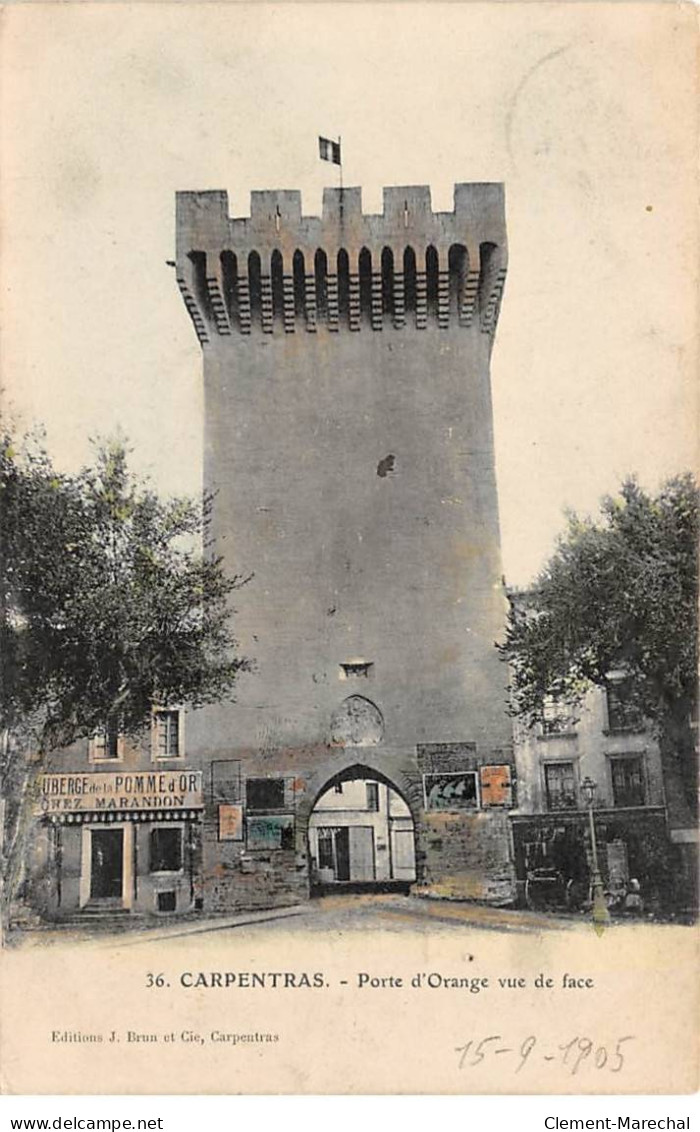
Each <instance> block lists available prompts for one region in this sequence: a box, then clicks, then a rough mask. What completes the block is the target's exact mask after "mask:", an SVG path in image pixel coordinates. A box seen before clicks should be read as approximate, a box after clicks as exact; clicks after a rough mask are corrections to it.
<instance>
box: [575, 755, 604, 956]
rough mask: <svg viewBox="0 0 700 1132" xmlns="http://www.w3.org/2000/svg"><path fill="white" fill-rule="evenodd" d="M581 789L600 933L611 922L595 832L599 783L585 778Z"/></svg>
mask: <svg viewBox="0 0 700 1132" xmlns="http://www.w3.org/2000/svg"><path fill="white" fill-rule="evenodd" d="M581 789H582V790H583V793H584V795H585V798H586V805H587V806H588V822H589V828H590V833H591V858H592V865H593V878H592V881H593V883H592V888H593V927H594V928H595V931H596V933H597V934H598V935H600V933H601V932H602V930H603V927H604V925H605V924H609V923H610V912H609V911H608V906H607V904H606V903H605V893H604V891H603V878H602V877H601V875H600V867H599V865H598V842H597V840H596V832H595V819H594V817H593V805H594V803H595V796H596V791H597V789H598V783H597V782H594V781H593V779H592V778H588V777H586V778H584V780H583V782H582V783H581Z"/></svg>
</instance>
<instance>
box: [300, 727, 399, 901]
mask: <svg viewBox="0 0 700 1132" xmlns="http://www.w3.org/2000/svg"><path fill="white" fill-rule="evenodd" d="M367 753H368V752H367V750H366V748H364V749H361V750H358V749H356V750H355V751H354V752H352V753H351V752H347V751H346V752H345V754H346V757H345V758H344V759H335V760H331V761H332V763H334V764H335V765H331V766H326V767H324V768H323V770H322V771H321V770H319V772H318V773H317V774H315V775H314V778H313V782H309V783H308V786H307V791H306V797H305V799H304V802H303V803H302V806H301V808H300V811H299V812H298V814H297V818H298V821H299V823H300V826H302V827H303V834H302V835H303V837H304V841H305V848H306V856H307V860H308V862H309V884H310V891H311V893H312V894H327V893H328V892H330V891H336V892H337V891H340V890H344V891H345V892H347V891H354V892H358V891H362V892H367V891H384V892H386V891H402V892H408V891H409V888H410V886H411V885H412V884H414V883H415V882H416V880H417V851H416V844H417V830H418V811H417V806H416V802H415V799H414V798H413V797H412V792H411V790H410V789H409V784H408V782H407V780H404V776H403V775H402V773H401V771H400V770H399V769H398V768H392V771H393V773H387V769H386V768H385V765H384V762H385V760H382V761H381V765H380V760H378V759H377V760H375V759H373V758H367V757H366V756H367ZM347 756H349V757H347ZM299 832H300V834H301V833H302V830H301V828H300V830H299Z"/></svg>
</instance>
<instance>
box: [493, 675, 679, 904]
mask: <svg viewBox="0 0 700 1132" xmlns="http://www.w3.org/2000/svg"><path fill="white" fill-rule="evenodd" d="M629 691H630V689H629V682H628V680H627V679H626V677H625V674H624V673H623V672H617V673H615V672H612V673H610V677H609V680H608V683H607V687H606V688H605V689H601V688H598V687H595V688H591V689H590V691H589V692H588V694H587V695H586V697H585V698H584V700H583V702H582V703H581V704H578V705H574V706H572V705H567V704H566V703H563V702H561V701H555V700H552V699H550V700H548V701H546V702H545V705H544V710H543V716H542V720H541V722H540V723H539V725H535V726H528V725H526V724H525V723H524V722H522V721H520V720H517V721H516V722H515V735H514V738H515V759H516V773H517V780H518V806H517V809H515V810H513V811H512V812H511V822H512V826H513V852H514V861H515V867H516V873H517V879H518V892H519V897H520V899H521V900H523V901H525V902H527V903H528V904H530V905H531V906H549V907H553V908H557V907H558V908H571V909H572V910H574V909H578V908H581V907H582V906H585V905H586V903H587V901H588V899H589V896H590V881H591V873H592V844H591V834H590V817H589V806H590V805H591V803H592V808H593V816H594V823H595V833H596V848H597V856H598V862H599V866H600V871H601V874H602V878H603V883H604V886H605V888H606V891H607V893H608V900H609V902H610V903H611V905H612V906H613V907H615V906H616V905H618V904H619V905H620V906H622V903H623V900H624V896H625V893H627V892H629V891H630V885H631V884H632V882H633V881H636V882H637V884H638V885H639V887H640V890H641V894H642V899H643V903H644V906H645V907H646V908H647V909H648V910H649V911H664V910H668V909H669V908H671V907H672V906H673V901H674V896H675V891H676V889H677V884H676V883H675V881H674V873H676V874H677V871H678V869H679V868H681V867H682V862H681V860H680V857H679V855H678V853H677V851H676V848H675V846H674V845H673V843H672V839H671V835H670V832H669V828H668V813H667V806H666V797H665V792H664V778H663V772H662V764H661V756H660V751H659V746H658V743H657V741H656V740H655V738H654V737H653V734H652V733H651V730H650V728H649V727H648V725H647V724H646V722H645V720H644V719H643V718H642V717H641V715H640V714H639V711H638V709H637V708H636V707H635V706H634V705H633V703H632V701H631V697H630V695H629ZM676 858H678V859H676ZM675 880H677V876H676V877H675Z"/></svg>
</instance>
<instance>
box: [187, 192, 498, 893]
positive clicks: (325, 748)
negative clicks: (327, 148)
mask: <svg viewBox="0 0 700 1132" xmlns="http://www.w3.org/2000/svg"><path fill="white" fill-rule="evenodd" d="M506 262H507V248H506V230H505V217H504V193H503V187H502V186H501V185H499V184H460V185H457V186H456V187H455V195H454V211H452V212H447V213H434V212H433V211H432V208H431V201H430V190H429V188H428V187H426V186H417V187H409V188H399V187H392V188H387V189H385V190H384V210H383V213H382V214H381V215H365V214H363V212H362V204H361V193H360V189H357V188H349V189H345V190H340V189H327V190H326V191H325V192H324V199H323V211H322V216H321V217H320V218H319V217H307V216H303V215H302V208H301V197H300V194H299V193H298V192H293V191H269V192H268V191H265V192H254V193H252V196H251V215H250V217H249V218H242V219H231V218H230V217H229V215H228V200H227V195H226V193H225V192H182V193H178V195H177V278H178V284H179V287H180V290H181V293H182V297H183V299H184V303H185V306H186V308H187V311H188V313H189V315H190V318H191V320H192V323H193V326H194V329H195V331H196V334H197V336H198V338H199V341H200V343H201V346H202V352H203V357H204V389H205V440H204V443H205V483H206V486H207V487H209V488H211V489H213V490H214V491H216V493H217V495H216V501H215V507H214V514H213V520H212V531H211V533H212V536H213V539H214V543H215V547H216V550H217V552H218V553H220V554H221V555H223V557H224V559H225V562H226V564H227V566H228V568H229V570H230V571H231V572H235V573H238V574H249V573H252V574H253V578H252V580H251V581H250V582H249V583H248V584H247V585H246V586H245V587H244V588H243V589H242V590H241V591H240V592H239V593H238V594H237V600H236V608H237V613H236V620H235V628H236V635H237V638H238V640H239V642H240V645H241V651H242V652H243V653H244V654H245V655H248V656H250V657H252V658H254V660H255V665H256V667H255V671H254V672H253V673H252V674H251V675H247V676H244V677H242V678H241V679H240V683H239V685H238V690H237V698H236V702H235V703H233V704H223V705H220V706H218V707H215V708H208V709H206V710H204V711H201V712H197V713H194V715H193V716H191V717H190V718H189V719H188V737H187V746H188V751H192V753H193V754H196V755H198V756H199V757H201V758H202V759H203V761H204V763H205V765H207V764H211V774H210V784H211V785H210V792H209V794H208V800H207V817H206V819H205V837H204V842H205V845H204V901H205V906H206V907H211V908H230V907H243V906H251V904H272V903H280V902H285V901H287V900H289V899H297V898H298V897H299V895H303V894H304V893H305V892H307V891H308V885H309V862H308V844H307V837H306V829H307V824H308V819H309V815H310V812H311V809H312V807H313V805H314V802H315V801H316V799H317V798H318V796H319V794H320V793H321V792H322V791H323V790H325V789H327V787H328V785H329V783H332V782H334V781H335V782H340V781H342V780H343V778H344V777H345V778H348V777H350V776H352V777H359V776H361V775H365V776H367V777H374V778H377V779H379V780H380V781H385V782H387V783H389V784H390V785H392V786H394V787H395V788H396V789H397V790H398V791H399V792H400V793H401V794H402V796H403V797H404V799H405V800H406V801H407V802H408V804H409V806H410V809H411V814H412V816H413V819H414V823H415V832H416V850H417V853H416V861H417V874H418V876H417V883H418V884H419V885H423V886H426V887H428V888H431V887H432V888H433V889H435V890H436V891H440V892H443V893H444V894H445V895H473V896H480V897H485V898H491V899H495V900H503V899H508V898H509V896H510V894H511V892H512V871H511V866H510V861H509V854H508V837H507V832H506V829H507V824H506V811H507V809H508V807H509V806H510V805H511V804H512V793H511V791H512V786H511V780H510V766H511V753H510V724H509V720H508V717H507V714H506V710H505V670H504V666H503V665H502V664H501V663H500V662H499V659H498V656H497V653H496V650H495V648H494V642H495V640H496V639H497V638H498V636H499V634H500V632H501V629H502V626H503V622H504V615H505V600H504V594H503V589H502V583H501V562H500V545H499V526H498V505H497V494H496V480H495V471H494V445H493V425H492V408H491V392H490V378H489V360H490V355H491V350H492V345H493V339H494V333H495V329H496V324H497V320H498V313H499V306H500V300H501V294H502V290H503V285H504V280H505V274H506ZM205 781H206V776H205ZM261 783H262V785H261ZM251 784H252V785H251ZM266 784H267V785H266ZM236 807H238V808H236ZM224 814H225V815H228V818H230V819H231V821H232V825H231V831H232V835H231V836H230V837H229V836H228V835H225V836H222V835H221V829H222V826H221V822H222V820H224V819H223V817H222V815H224ZM273 819H274V820H273ZM265 822H267V825H265ZM251 823H253V824H251ZM255 823H257V824H256V825H255V836H251V829H253V825H254V824H255ZM261 829H262V830H263V832H262V833H261ZM265 829H266V830H267V833H265ZM233 834H235V836H233ZM266 837H267V841H266ZM256 839H257V840H256Z"/></svg>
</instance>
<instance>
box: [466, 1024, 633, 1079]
mask: <svg viewBox="0 0 700 1132" xmlns="http://www.w3.org/2000/svg"><path fill="white" fill-rule="evenodd" d="M631 1041H634V1035H633V1034H626V1035H625V1036H624V1037H621V1038H615V1039H613V1041H612V1042H610V1044H609V1045H607V1046H606V1045H603V1044H602V1043H601V1044H599V1045H596V1043H595V1042H594V1041H592V1040H591V1039H590V1038H587V1037H579V1036H578V1035H576V1037H573V1038H571V1039H570V1040H569V1041H567V1042H565V1043H562V1044H561V1045H552V1044H551V1043H549V1042H548V1043H542V1044H540V1042H539V1040H538V1038H537V1036H536V1035H535V1034H528V1035H527V1037H525V1038H524V1039H523V1040H522V1041H520V1042H519V1043H518V1042H509V1041H508V1039H507V1038H504V1037H502V1036H501V1034H489V1035H488V1036H487V1037H485V1038H481V1040H480V1041H478V1042H477V1041H475V1040H474V1039H472V1040H471V1041H468V1042H466V1043H465V1044H464V1045H462V1046H455V1053H456V1054H458V1055H459V1060H458V1068H459V1069H475V1068H476V1067H477V1066H479V1065H481V1064H482V1063H483V1062H485V1061H487V1060H488V1059H493V1058H494V1057H499V1058H503V1059H504V1060H505V1061H506V1062H510V1065H511V1068H512V1069H513V1072H515V1073H519V1072H520V1071H521V1069H523V1068H524V1067H525V1065H526V1064H527V1062H528V1061H529V1060H530V1058H532V1061H533V1062H536V1061H546V1062H549V1063H550V1064H552V1065H558V1066H563V1067H565V1068H566V1070H567V1071H568V1072H569V1073H570V1074H571V1076H572V1077H575V1076H576V1074H577V1073H578V1071H579V1069H580V1068H581V1066H582V1065H584V1064H588V1065H589V1066H591V1067H594V1068H595V1069H597V1070H599V1071H600V1070H607V1071H609V1072H610V1073H621V1072H622V1070H623V1069H624V1066H625V1053H626V1049H625V1043H626V1042H631ZM513 1059H515V1060H513Z"/></svg>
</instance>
